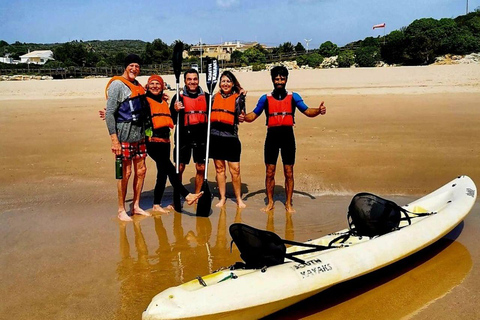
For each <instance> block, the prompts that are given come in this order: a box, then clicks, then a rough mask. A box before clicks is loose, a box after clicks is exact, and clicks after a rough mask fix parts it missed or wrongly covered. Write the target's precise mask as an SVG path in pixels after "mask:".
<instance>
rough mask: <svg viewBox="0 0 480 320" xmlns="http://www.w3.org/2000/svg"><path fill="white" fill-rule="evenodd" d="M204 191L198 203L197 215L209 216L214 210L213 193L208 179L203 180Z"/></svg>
mask: <svg viewBox="0 0 480 320" xmlns="http://www.w3.org/2000/svg"><path fill="white" fill-rule="evenodd" d="M202 191H203V195H202V196H201V197H200V199H198V203H197V216H199V217H208V216H209V215H210V211H211V210H212V193H211V192H210V187H209V186H208V182H207V180H204V181H203V184H202Z"/></svg>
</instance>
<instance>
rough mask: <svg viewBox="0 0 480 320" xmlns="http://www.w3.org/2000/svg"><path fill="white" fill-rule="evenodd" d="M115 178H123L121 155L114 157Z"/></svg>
mask: <svg viewBox="0 0 480 320" xmlns="http://www.w3.org/2000/svg"><path fill="white" fill-rule="evenodd" d="M115 178H116V179H119V180H121V179H123V161H122V156H121V155H119V156H116V157H115Z"/></svg>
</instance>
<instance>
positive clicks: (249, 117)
mask: <svg viewBox="0 0 480 320" xmlns="http://www.w3.org/2000/svg"><path fill="white" fill-rule="evenodd" d="M266 103H267V95H266V94H264V95H263V96H261V97H260V99H258V102H257V106H256V107H255V109H253V111H252V112H249V113H247V114H245V112H243V113H242V114H241V115H240V116H239V121H240V122H243V121H245V122H253V121H255V120H256V119H257V118H258V117H259V116H260V115H261V114H262V112H263V110H264V109H265V106H266ZM242 119H243V120H242Z"/></svg>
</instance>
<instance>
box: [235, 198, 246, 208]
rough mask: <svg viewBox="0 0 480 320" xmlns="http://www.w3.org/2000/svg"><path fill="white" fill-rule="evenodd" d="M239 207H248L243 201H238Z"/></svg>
mask: <svg viewBox="0 0 480 320" xmlns="http://www.w3.org/2000/svg"><path fill="white" fill-rule="evenodd" d="M237 207H238V208H240V209H243V208H246V207H247V205H246V204H245V202H243V201H242V199H237Z"/></svg>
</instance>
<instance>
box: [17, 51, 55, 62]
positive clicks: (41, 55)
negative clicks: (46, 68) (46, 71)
mask: <svg viewBox="0 0 480 320" xmlns="http://www.w3.org/2000/svg"><path fill="white" fill-rule="evenodd" d="M48 60H55V59H53V52H52V50H37V51H32V52H29V53H27V54H24V55H23V56H20V63H33V64H45V63H46V62H47V61H48Z"/></svg>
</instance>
